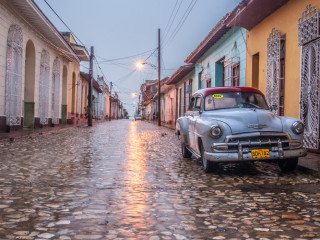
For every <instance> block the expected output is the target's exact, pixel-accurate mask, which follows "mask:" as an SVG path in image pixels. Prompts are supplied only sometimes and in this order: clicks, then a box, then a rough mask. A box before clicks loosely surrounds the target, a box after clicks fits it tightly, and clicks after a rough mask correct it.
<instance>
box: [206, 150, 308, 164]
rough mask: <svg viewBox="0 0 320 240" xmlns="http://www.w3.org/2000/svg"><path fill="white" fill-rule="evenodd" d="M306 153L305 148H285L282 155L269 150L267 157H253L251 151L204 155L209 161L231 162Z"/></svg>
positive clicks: (295, 155) (293, 156)
mask: <svg viewBox="0 0 320 240" xmlns="http://www.w3.org/2000/svg"><path fill="white" fill-rule="evenodd" d="M306 155H307V150H306V149H305V148H301V149H295V150H285V151H283V153H282V155H281V154H279V152H272V151H270V157H268V158H253V157H252V155H251V152H248V153H243V154H242V156H241V155H240V154H239V153H234V152H232V153H210V152H205V157H206V159H207V160H208V161H210V162H232V161H257V160H274V159H285V158H296V157H303V156H306Z"/></svg>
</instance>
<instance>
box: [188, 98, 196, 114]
mask: <svg viewBox="0 0 320 240" xmlns="http://www.w3.org/2000/svg"><path fill="white" fill-rule="evenodd" d="M194 102H195V98H194V97H193V98H191V101H190V104H189V108H188V110H189V111H193V107H194Z"/></svg>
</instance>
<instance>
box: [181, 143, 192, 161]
mask: <svg viewBox="0 0 320 240" xmlns="http://www.w3.org/2000/svg"><path fill="white" fill-rule="evenodd" d="M181 153H182V157H184V158H191V157H192V153H191V152H190V151H189V149H188V148H187V147H186V145H184V144H183V143H181Z"/></svg>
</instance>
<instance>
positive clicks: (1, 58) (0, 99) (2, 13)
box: [0, 4, 79, 118]
mask: <svg viewBox="0 0 320 240" xmlns="http://www.w3.org/2000/svg"><path fill="white" fill-rule="evenodd" d="M12 24H17V25H19V26H20V27H21V29H22V33H23V54H22V91H21V94H22V101H23V100H24V91H25V55H26V45H27V42H28V41H29V40H31V41H32V43H33V44H34V47H35V90H34V102H35V109H34V110H35V112H34V114H35V115H34V116H35V117H38V116H39V80H40V58H41V52H42V50H43V49H46V50H47V51H48V52H49V55H50V75H49V76H50V90H49V93H50V94H51V84H52V69H53V61H54V60H55V59H56V58H57V57H58V58H59V60H60V93H59V96H60V104H61V102H62V86H63V85H62V72H63V65H64V64H65V65H67V68H68V84H67V85H68V88H69V87H70V86H71V83H70V79H71V81H72V75H71V74H72V71H75V72H76V73H77V74H76V75H78V73H79V63H76V62H74V63H73V62H71V63H68V62H67V61H66V60H64V59H63V58H62V57H61V56H60V55H59V54H58V53H57V52H56V51H55V50H53V48H51V47H50V46H49V44H47V42H46V41H45V40H43V39H42V38H41V37H39V35H38V34H37V32H36V30H34V29H33V27H32V26H31V25H29V24H28V23H26V22H25V21H24V20H23V19H21V18H20V17H17V16H15V13H14V12H13V11H12V10H10V9H8V8H6V7H4V6H3V5H2V4H0V116H5V85H6V55H7V54H6V51H7V37H8V31H9V28H10V26H11V25H12ZM67 92H68V91H67ZM48 97H49V116H48V117H49V118H50V117H51V97H50V96H48ZM59 111H60V116H61V109H60V110H59ZM21 116H23V104H22V112H21Z"/></svg>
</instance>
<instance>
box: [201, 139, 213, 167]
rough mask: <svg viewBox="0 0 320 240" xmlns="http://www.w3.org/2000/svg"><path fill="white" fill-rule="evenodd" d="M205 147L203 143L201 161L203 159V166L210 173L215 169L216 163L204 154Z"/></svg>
mask: <svg viewBox="0 0 320 240" xmlns="http://www.w3.org/2000/svg"><path fill="white" fill-rule="evenodd" d="M204 152H205V150H204V147H203V144H201V161H202V167H203V170H204V171H205V172H206V173H210V172H212V171H213V168H214V163H212V162H210V161H208V160H207V159H206V157H205V155H204Z"/></svg>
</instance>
